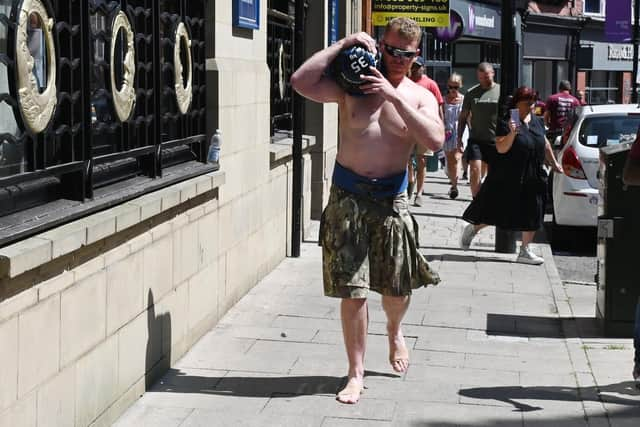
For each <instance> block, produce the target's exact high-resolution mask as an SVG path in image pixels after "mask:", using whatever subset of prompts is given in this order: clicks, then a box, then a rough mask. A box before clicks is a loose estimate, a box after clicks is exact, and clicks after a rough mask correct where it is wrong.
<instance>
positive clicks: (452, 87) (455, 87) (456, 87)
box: [447, 86, 460, 90]
mask: <svg viewBox="0 0 640 427" xmlns="http://www.w3.org/2000/svg"><path fill="white" fill-rule="evenodd" d="M447 87H448V88H449V89H451V90H453V89H455V90H458V89H460V86H447Z"/></svg>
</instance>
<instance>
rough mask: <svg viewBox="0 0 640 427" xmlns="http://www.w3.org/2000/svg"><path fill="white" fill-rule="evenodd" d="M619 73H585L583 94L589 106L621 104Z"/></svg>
mask: <svg viewBox="0 0 640 427" xmlns="http://www.w3.org/2000/svg"><path fill="white" fill-rule="evenodd" d="M619 75H620V73H617V72H614V71H589V72H587V87H586V88H585V94H586V96H587V102H588V103H589V104H594V105H598V104H616V103H619V102H621V94H620V88H619V83H620V82H619V80H620V78H619Z"/></svg>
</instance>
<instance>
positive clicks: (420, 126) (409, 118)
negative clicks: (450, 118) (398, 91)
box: [393, 97, 444, 151]
mask: <svg viewBox="0 0 640 427" xmlns="http://www.w3.org/2000/svg"><path fill="white" fill-rule="evenodd" d="M393 105H394V107H395V108H396V111H398V114H400V117H402V120H404V122H405V124H406V126H407V131H408V133H409V135H411V136H412V137H413V139H414V140H415V141H416V142H417V143H418V144H419V145H422V146H423V147H426V148H428V149H430V150H433V151H438V150H439V149H440V148H442V144H443V143H444V125H443V124H442V120H440V117H439V116H438V115H437V114H433V117H430V116H426V115H424V114H422V113H421V112H420V111H418V110H416V109H415V108H413V107H411V105H409V103H407V102H406V101H405V100H404V99H403V98H401V97H398V98H397V99H396V100H395V101H394V102H393ZM434 113H437V112H436V111H434Z"/></svg>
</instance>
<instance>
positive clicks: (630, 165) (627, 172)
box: [622, 128, 640, 389]
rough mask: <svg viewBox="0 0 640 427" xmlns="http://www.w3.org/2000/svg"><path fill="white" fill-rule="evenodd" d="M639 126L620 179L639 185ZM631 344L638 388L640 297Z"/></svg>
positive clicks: (639, 378) (639, 375)
mask: <svg viewBox="0 0 640 427" xmlns="http://www.w3.org/2000/svg"><path fill="white" fill-rule="evenodd" d="M639 140H640V128H639V129H638V132H637V134H636V140H635V141H634V142H633V145H632V146H631V151H629V154H628V155H627V161H626V162H625V165H624V170H623V172H622V180H623V181H624V183H625V184H626V185H640V142H639ZM633 346H634V348H635V355H634V359H633V360H634V365H633V372H632V375H633V379H634V380H635V382H636V387H637V388H639V389H640V298H638V303H637V304H636V322H635V328H634V333H633Z"/></svg>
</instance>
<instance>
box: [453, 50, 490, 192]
mask: <svg viewBox="0 0 640 427" xmlns="http://www.w3.org/2000/svg"><path fill="white" fill-rule="evenodd" d="M494 75H495V71H494V70H493V66H492V65H491V64H489V63H488V62H482V63H480V65H478V70H477V76H478V82H479V84H478V85H476V86H474V87H472V88H471V89H469V91H468V92H467V94H466V95H465V96H464V102H463V103H462V111H461V112H460V117H459V118H458V146H462V135H463V134H464V128H465V126H467V122H468V124H469V140H468V142H467V148H466V150H465V155H466V157H467V161H468V162H469V172H470V176H469V183H470V185H471V195H472V196H473V197H475V196H476V194H477V193H478V191H479V190H480V181H481V179H482V176H483V175H484V174H485V173H486V171H487V162H489V161H490V159H491V156H492V155H493V153H495V151H496V148H495V146H496V124H497V121H498V103H499V101H500V85H499V84H497V83H496V82H494V81H493V77H494Z"/></svg>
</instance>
